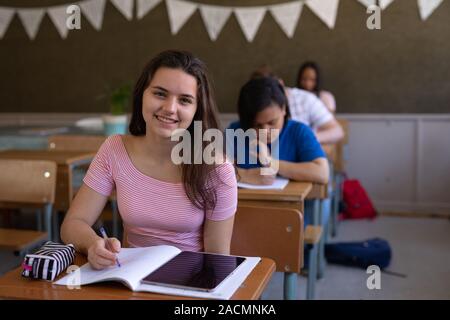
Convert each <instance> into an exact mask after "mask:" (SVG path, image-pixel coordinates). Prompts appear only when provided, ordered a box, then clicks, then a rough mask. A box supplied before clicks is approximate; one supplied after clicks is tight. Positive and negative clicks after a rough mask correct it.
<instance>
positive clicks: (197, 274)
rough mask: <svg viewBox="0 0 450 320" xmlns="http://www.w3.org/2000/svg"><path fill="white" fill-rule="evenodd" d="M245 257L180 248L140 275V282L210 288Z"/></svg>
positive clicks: (177, 286) (223, 278)
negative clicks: (166, 259)
mask: <svg viewBox="0 0 450 320" xmlns="http://www.w3.org/2000/svg"><path fill="white" fill-rule="evenodd" d="M245 260H246V258H244V257H237V256H227V255H219V254H211V253H203V252H191V251H182V252H181V253H179V254H178V255H176V256H175V257H174V258H172V259H171V260H169V261H168V262H166V263H165V264H163V265H162V266H161V267H159V268H158V269H156V270H155V271H153V272H152V273H150V274H149V275H148V276H146V277H145V278H144V279H142V283H145V284H152V285H159V286H167V287H175V288H182V289H189V290H198V291H214V289H215V288H216V287H217V286H219V284H221V283H222V282H223V281H224V280H225V279H226V278H228V277H229V276H230V275H231V274H232V273H233V272H234V271H236V269H237V268H238V267H239V266H241V265H242V264H243V262H244V261H245Z"/></svg>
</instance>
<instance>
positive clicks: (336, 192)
mask: <svg viewBox="0 0 450 320" xmlns="http://www.w3.org/2000/svg"><path fill="white" fill-rule="evenodd" d="M334 179H335V180H334V181H335V188H334V192H333V207H332V212H331V213H332V224H331V236H332V237H335V236H336V235H337V227H338V223H339V221H338V215H339V202H340V201H341V192H342V190H341V182H342V180H341V174H340V173H336V174H335V178H334Z"/></svg>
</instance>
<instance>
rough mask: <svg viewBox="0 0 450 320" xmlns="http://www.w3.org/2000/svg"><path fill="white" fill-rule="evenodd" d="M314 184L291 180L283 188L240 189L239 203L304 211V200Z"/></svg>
mask: <svg viewBox="0 0 450 320" xmlns="http://www.w3.org/2000/svg"><path fill="white" fill-rule="evenodd" d="M312 187H313V184H312V183H310V182H297V181H289V183H288V185H287V186H286V187H285V188H284V189H283V190H251V189H241V188H239V190H238V203H239V204H242V205H259V206H260V205H261V203H262V202H263V204H264V206H271V207H281V208H292V209H297V210H300V212H302V213H303V210H304V205H303V201H304V200H305V199H306V196H307V195H308V194H309V193H310V192H311V190H312Z"/></svg>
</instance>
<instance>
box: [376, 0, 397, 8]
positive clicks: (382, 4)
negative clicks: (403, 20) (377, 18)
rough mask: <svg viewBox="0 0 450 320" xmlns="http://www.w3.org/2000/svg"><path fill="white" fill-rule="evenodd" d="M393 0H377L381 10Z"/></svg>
mask: <svg viewBox="0 0 450 320" xmlns="http://www.w3.org/2000/svg"><path fill="white" fill-rule="evenodd" d="M393 1H394V0H378V2H379V4H380V8H381V10H384V9H386V8H387V7H388V6H389V5H390V4H391V3H392V2H393Z"/></svg>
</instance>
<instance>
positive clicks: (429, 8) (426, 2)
mask: <svg viewBox="0 0 450 320" xmlns="http://www.w3.org/2000/svg"><path fill="white" fill-rule="evenodd" d="M443 1H444V0H417V5H418V6H419V13H420V18H421V19H422V21H425V20H427V19H428V17H429V16H431V14H432V13H433V12H434V10H436V8H437V7H439V6H440V5H441V3H442V2H443Z"/></svg>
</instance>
